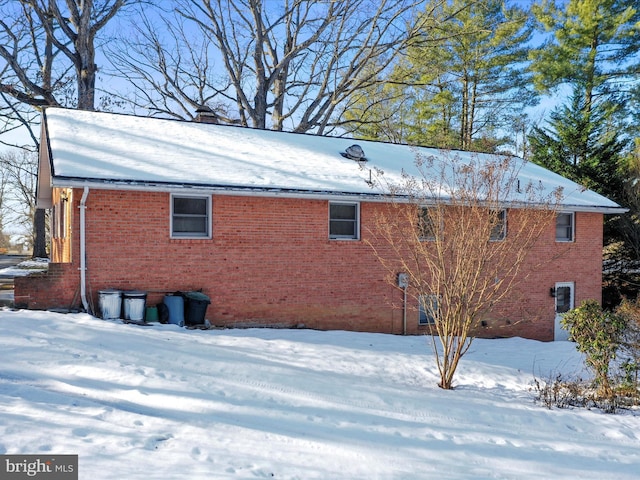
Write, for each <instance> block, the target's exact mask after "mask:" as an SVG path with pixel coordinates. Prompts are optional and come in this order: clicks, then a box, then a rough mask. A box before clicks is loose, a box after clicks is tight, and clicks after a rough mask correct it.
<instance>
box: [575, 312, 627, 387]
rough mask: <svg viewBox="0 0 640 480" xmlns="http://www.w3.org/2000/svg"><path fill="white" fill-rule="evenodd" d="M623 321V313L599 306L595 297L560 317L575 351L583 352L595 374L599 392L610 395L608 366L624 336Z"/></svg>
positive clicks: (624, 319)
mask: <svg viewBox="0 0 640 480" xmlns="http://www.w3.org/2000/svg"><path fill="white" fill-rule="evenodd" d="M626 324H627V321H626V318H625V317H624V316H622V315H619V314H617V313H613V312H607V311H604V310H602V307H601V306H600V304H599V303H598V302H596V301H595V300H586V301H585V302H583V303H582V305H580V306H579V307H578V308H574V309H573V310H571V311H569V312H567V313H566V314H565V315H564V317H563V319H562V326H563V327H564V328H566V329H567V330H569V338H570V339H571V340H574V341H575V342H576V348H577V349H578V351H580V352H582V353H584V354H585V356H586V358H585V362H586V364H587V367H589V368H591V369H592V370H593V373H594V375H595V383H596V386H597V387H598V392H599V394H600V395H602V396H604V397H611V396H612V395H613V390H612V388H611V381H610V378H609V369H610V365H611V361H612V360H613V359H615V358H616V353H617V351H618V348H619V347H620V344H621V342H622V340H623V334H624V332H625V329H626Z"/></svg>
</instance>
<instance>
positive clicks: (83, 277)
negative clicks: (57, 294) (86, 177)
mask: <svg viewBox="0 0 640 480" xmlns="http://www.w3.org/2000/svg"><path fill="white" fill-rule="evenodd" d="M88 196H89V187H84V192H83V193H82V198H81V199H80V207H79V208H80V298H81V299H82V306H83V307H84V311H85V312H88V311H89V302H88V301H87V258H86V251H87V246H86V225H85V210H86V209H87V205H86V204H87V197H88Z"/></svg>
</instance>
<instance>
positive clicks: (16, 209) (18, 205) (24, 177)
mask: <svg viewBox="0 0 640 480" xmlns="http://www.w3.org/2000/svg"><path fill="white" fill-rule="evenodd" d="M0 168H1V169H2V171H3V174H4V176H5V177H6V190H5V195H4V202H3V207H4V211H5V212H6V213H7V214H8V215H10V216H12V217H13V218H15V222H14V223H15V224H16V225H18V226H20V227H22V229H23V230H24V231H26V232H28V233H27V235H26V237H27V240H28V243H30V244H31V245H33V251H34V254H33V256H34V257H36V256H39V257H46V256H47V254H46V245H47V241H46V221H45V217H46V212H45V210H43V209H36V181H37V176H38V156H37V155H36V154H35V153H32V152H27V151H25V150H20V151H11V152H6V153H3V154H0ZM37 215H42V219H40V221H35V222H34V220H33V219H34V218H37Z"/></svg>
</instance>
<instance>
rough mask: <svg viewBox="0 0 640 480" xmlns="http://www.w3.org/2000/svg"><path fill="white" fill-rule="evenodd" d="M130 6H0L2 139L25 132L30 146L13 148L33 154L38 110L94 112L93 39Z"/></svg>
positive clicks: (2, 0)
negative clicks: (54, 108)
mask: <svg viewBox="0 0 640 480" xmlns="http://www.w3.org/2000/svg"><path fill="white" fill-rule="evenodd" d="M132 1H133V0H83V1H82V2H80V1H75V0H65V1H64V2H63V1H56V0H22V1H20V2H16V1H15V0H0V73H1V75H0V122H2V123H1V124H2V128H1V129H0V133H6V132H7V131H11V130H14V129H18V128H26V130H27V132H28V134H29V136H30V138H31V141H32V144H31V145H17V146H18V147H21V148H24V149H27V150H30V151H34V150H37V149H38V147H39V145H38V143H39V132H38V131H37V126H38V121H37V119H38V116H39V111H40V109H41V108H42V107H45V106H65V107H74V108H79V109H84V110H93V109H94V107H95V102H96V96H95V95H96V89H95V83H96V74H97V70H98V67H97V65H96V62H95V51H96V50H95V47H96V36H97V34H98V32H99V31H100V30H102V29H103V28H104V27H105V26H106V24H107V23H108V22H109V21H110V20H111V19H112V18H113V17H114V16H115V15H116V13H117V12H118V11H119V10H120V9H121V8H122V7H123V6H124V5H125V4H127V3H131V2H132ZM74 85H75V89H74ZM0 142H1V143H4V144H8V142H6V141H2V140H0ZM13 146H16V145H13ZM25 198H26V197H25ZM25 205H26V207H27V208H30V205H29V204H25ZM33 213H34V220H33V222H34V223H35V225H36V226H35V230H36V231H37V232H39V233H38V234H37V235H35V239H36V242H35V243H34V252H33V255H34V256H46V249H45V247H46V245H45V244H44V243H42V242H44V230H45V228H46V225H45V224H44V221H45V212H44V211H40V210H34V211H33Z"/></svg>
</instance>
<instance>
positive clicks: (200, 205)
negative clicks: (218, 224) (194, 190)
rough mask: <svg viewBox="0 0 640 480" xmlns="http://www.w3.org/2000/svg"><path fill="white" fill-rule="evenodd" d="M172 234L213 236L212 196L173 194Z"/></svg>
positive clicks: (178, 236) (193, 236) (194, 236)
mask: <svg viewBox="0 0 640 480" xmlns="http://www.w3.org/2000/svg"><path fill="white" fill-rule="evenodd" d="M171 236H172V237H174V238H211V196H195V195H172V196H171Z"/></svg>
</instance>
